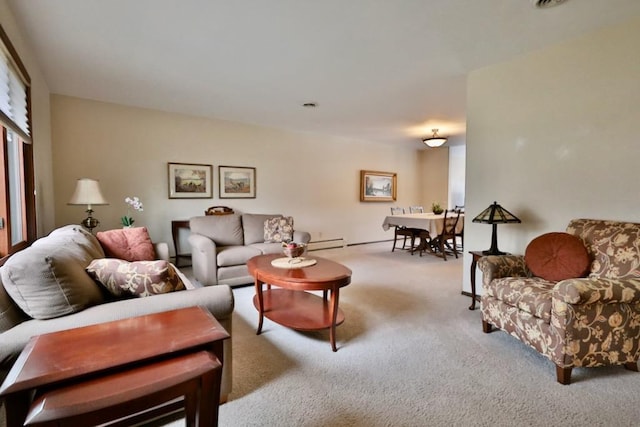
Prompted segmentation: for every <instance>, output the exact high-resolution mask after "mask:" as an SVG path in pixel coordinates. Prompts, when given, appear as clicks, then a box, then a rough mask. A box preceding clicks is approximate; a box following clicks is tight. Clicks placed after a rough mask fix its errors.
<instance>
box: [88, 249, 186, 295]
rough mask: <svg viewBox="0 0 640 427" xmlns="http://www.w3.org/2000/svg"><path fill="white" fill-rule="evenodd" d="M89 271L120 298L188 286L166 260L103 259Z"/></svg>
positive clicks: (163, 292)
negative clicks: (132, 260) (130, 260)
mask: <svg viewBox="0 0 640 427" xmlns="http://www.w3.org/2000/svg"><path fill="white" fill-rule="evenodd" d="M87 272H88V273H89V275H90V276H91V277H92V278H93V279H94V280H96V281H97V282H98V283H100V284H101V285H102V286H104V287H105V288H106V289H107V290H108V291H109V292H110V293H111V294H112V295H114V296H117V297H123V296H131V295H133V296H138V297H146V296H150V295H157V294H165V293H167V292H173V291H179V290H183V289H185V286H184V283H183V282H182V280H181V279H180V276H178V273H177V272H176V270H175V269H174V268H173V266H172V265H171V264H170V263H169V262H168V261H164V260H161V261H135V262H129V261H124V260H121V259H115V258H102V259H96V260H93V261H92V262H91V264H89V265H88V266H87Z"/></svg>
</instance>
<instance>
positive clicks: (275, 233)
mask: <svg viewBox="0 0 640 427" xmlns="http://www.w3.org/2000/svg"><path fill="white" fill-rule="evenodd" d="M292 240H293V218H292V217H290V216H285V217H281V218H271V219H267V220H266V221H265V222H264V241H265V242H276V243H280V242H290V241H292Z"/></svg>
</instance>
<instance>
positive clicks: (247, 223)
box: [242, 214, 282, 245]
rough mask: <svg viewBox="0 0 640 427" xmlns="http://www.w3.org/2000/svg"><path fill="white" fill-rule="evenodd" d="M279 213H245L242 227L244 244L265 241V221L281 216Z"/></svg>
mask: <svg viewBox="0 0 640 427" xmlns="http://www.w3.org/2000/svg"><path fill="white" fill-rule="evenodd" d="M281 217H282V215H278V214H272V215H269V214H243V215H242V227H243V228H244V244H245V245H252V244H254V243H262V242H264V222H265V221H266V220H268V219H271V218H281Z"/></svg>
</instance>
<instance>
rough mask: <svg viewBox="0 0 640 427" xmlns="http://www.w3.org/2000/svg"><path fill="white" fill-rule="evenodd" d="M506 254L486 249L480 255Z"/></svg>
mask: <svg viewBox="0 0 640 427" xmlns="http://www.w3.org/2000/svg"><path fill="white" fill-rule="evenodd" d="M506 254H507V253H506V252H502V251H499V250H497V249H496V250H494V249H487V250H486V251H482V255H506Z"/></svg>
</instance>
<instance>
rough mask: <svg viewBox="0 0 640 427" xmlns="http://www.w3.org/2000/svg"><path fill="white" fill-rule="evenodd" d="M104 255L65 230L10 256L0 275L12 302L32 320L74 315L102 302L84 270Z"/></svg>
mask: <svg viewBox="0 0 640 427" xmlns="http://www.w3.org/2000/svg"><path fill="white" fill-rule="evenodd" d="M103 255H104V253H103V252H102V250H101V249H100V245H99V244H97V241H96V240H95V237H94V236H93V235H91V234H90V233H88V232H86V231H85V230H82V229H81V228H79V226H67V227H62V228H61V229H58V230H56V231H55V232H53V233H51V234H50V235H49V236H47V237H43V238H41V239H39V240H37V241H36V242H34V244H33V245H31V247H28V248H26V249H23V250H22V251H20V252H17V253H15V254H14V255H13V256H11V257H10V258H9V259H8V260H7V261H6V263H5V264H4V266H3V267H2V269H0V275H1V277H2V284H3V285H4V287H5V289H6V291H7V293H8V294H9V296H11V298H12V299H13V301H14V302H15V303H16V305H18V307H20V309H21V310H22V311H23V312H25V313H26V314H27V315H29V316H31V317H33V318H35V319H50V318H53V317H59V316H63V315H66V314H71V313H75V312H77V311H80V310H82V309H84V308H86V307H88V306H91V305H95V304H100V303H101V302H103V301H104V298H103V296H102V293H101V291H100V288H99V287H98V285H96V283H95V282H94V281H93V280H92V279H91V277H89V275H88V274H87V272H86V271H85V268H86V267H87V265H89V264H90V263H91V261H92V260H93V259H94V258H99V257H100V256H103Z"/></svg>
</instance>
